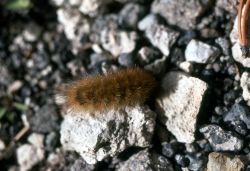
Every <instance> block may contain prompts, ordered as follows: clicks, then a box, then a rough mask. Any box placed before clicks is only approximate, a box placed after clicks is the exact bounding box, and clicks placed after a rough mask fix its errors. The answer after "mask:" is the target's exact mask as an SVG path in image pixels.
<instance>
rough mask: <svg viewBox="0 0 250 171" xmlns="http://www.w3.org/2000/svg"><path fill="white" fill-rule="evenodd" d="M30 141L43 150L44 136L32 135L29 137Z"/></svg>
mask: <svg viewBox="0 0 250 171" xmlns="http://www.w3.org/2000/svg"><path fill="white" fill-rule="evenodd" d="M28 141H29V142H30V143H31V144H32V145H34V146H35V147H37V148H43V147H44V145H43V141H44V135H43V134H38V133H32V134H31V135H30V136H29V137H28Z"/></svg>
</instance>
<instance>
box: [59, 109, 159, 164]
mask: <svg viewBox="0 0 250 171" xmlns="http://www.w3.org/2000/svg"><path fill="white" fill-rule="evenodd" d="M155 117H156V114H155V113H154V112H152V111H151V110H150V109H149V108H148V107H147V106H136V107H134V108H132V107H127V108H125V109H121V110H110V111H107V112H103V113H96V114H95V115H94V116H93V115H90V114H88V113H81V115H77V114H73V115H72V114H71V115H70V114H68V115H66V116H65V117H64V120H63V123H62V125H61V143H62V146H63V147H64V149H67V150H74V151H77V152H78V153H79V154H80V155H81V156H82V157H83V159H84V160H85V161H86V162H87V163H89V164H94V163H96V162H97V161H101V160H102V159H104V158H105V157H107V156H109V155H110V156H115V155H117V154H118V153H119V152H121V151H123V150H124V149H126V148H127V147H130V146H139V147H146V146H148V145H149V144H150V141H151V137H152V134H153V131H154V125H155Z"/></svg>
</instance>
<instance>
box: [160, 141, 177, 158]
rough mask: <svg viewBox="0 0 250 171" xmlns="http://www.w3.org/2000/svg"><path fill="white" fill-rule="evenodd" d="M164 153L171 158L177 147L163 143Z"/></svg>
mask: <svg viewBox="0 0 250 171" xmlns="http://www.w3.org/2000/svg"><path fill="white" fill-rule="evenodd" d="M162 154H163V155H164V156H166V157H168V158H171V157H173V156H174V154H175V149H174V147H173V145H172V144H170V143H166V144H165V143H163V144H162Z"/></svg>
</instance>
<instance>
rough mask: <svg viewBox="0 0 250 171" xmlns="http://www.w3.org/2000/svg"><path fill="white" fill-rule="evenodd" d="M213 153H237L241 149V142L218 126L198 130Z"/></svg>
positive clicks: (208, 126)
mask: <svg viewBox="0 0 250 171" xmlns="http://www.w3.org/2000/svg"><path fill="white" fill-rule="evenodd" d="M199 131H200V132H201V133H202V134H203V135H204V137H205V138H206V139H208V141H209V143H210V145H211V146H212V147H213V149H214V150H215V151H239V150H241V149H242V148H243V140H242V139H240V138H238V136H237V135H235V134H233V133H232V132H230V131H225V130H223V129H222V128H221V127H219V126H218V125H207V126H204V127H202V128H200V130H199Z"/></svg>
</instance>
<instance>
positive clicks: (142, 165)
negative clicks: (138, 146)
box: [117, 149, 174, 171]
mask: <svg viewBox="0 0 250 171" xmlns="http://www.w3.org/2000/svg"><path fill="white" fill-rule="evenodd" d="M117 170H118V171H127V170H131V171H132V170H148V171H154V170H168V171H173V170H174V169H173V167H172V165H171V163H170V162H169V161H168V159H166V158H165V157H163V156H161V155H159V154H157V153H155V152H149V150H147V149H146V150H142V151H140V152H138V153H137V154H135V155H133V156H131V157H130V158H129V159H128V160H127V161H125V162H124V163H122V164H121V165H120V166H119V167H118V169H117Z"/></svg>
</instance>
